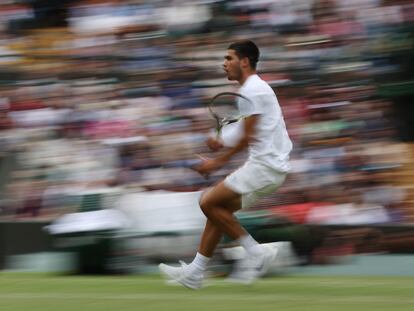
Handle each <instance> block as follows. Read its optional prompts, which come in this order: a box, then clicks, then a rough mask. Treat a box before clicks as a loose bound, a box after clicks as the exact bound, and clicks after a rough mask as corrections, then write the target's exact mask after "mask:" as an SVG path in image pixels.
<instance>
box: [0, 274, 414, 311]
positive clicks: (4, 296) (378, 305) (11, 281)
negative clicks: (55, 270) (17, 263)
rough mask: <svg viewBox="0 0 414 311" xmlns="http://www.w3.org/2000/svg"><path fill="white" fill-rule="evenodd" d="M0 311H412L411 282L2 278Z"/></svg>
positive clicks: (413, 294) (307, 278)
mask: <svg viewBox="0 0 414 311" xmlns="http://www.w3.org/2000/svg"><path fill="white" fill-rule="evenodd" d="M0 310H2V311H3V310H4V311H16V310H30V311H40V310H41V311H51V310H59V311H64V310H68V311H83V310H88V311H89V310H91V311H95V310H96V311H98V310H99V311H104V310H116V311H118V310H119V311H127V310H151V311H158V310H170V311H173V310H180V311H183V310H195V311H204V310H209V311H215V310H223V311H224V310H226V311H231V310H235V311H236V310H237V311H241V310H251V311H256V310H280V311H285V310H300V311H311V310H318V311H324V310H329V311H331V310H334V311H336V310H338V311H340V310H352V311H355V310H364V311H370V310H375V311H381V310H407V311H408V310H410V311H412V310H414V278H413V277H374V276H372V277H344V276H340V277H312V276H283V277H273V278H267V279H263V280H260V281H258V282H257V283H255V284H254V285H252V286H244V285H236V284H227V283H226V282H225V281H224V280H223V279H220V278H214V279H212V280H211V281H210V282H209V283H207V284H206V287H205V288H203V289H202V290H200V291H191V290H188V289H186V288H182V287H177V286H167V285H165V284H164V282H163V280H162V279H161V278H160V277H158V276H136V275H131V276H129V275H128V276H62V275H53V274H42V273H12V272H0Z"/></svg>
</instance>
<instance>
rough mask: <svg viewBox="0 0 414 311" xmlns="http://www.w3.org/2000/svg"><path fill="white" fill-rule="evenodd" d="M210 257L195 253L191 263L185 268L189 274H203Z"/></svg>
mask: <svg viewBox="0 0 414 311" xmlns="http://www.w3.org/2000/svg"><path fill="white" fill-rule="evenodd" d="M209 261H210V257H206V256H204V255H202V254H200V253H197V254H196V256H195V257H194V259H193V261H192V262H191V263H190V264H189V265H188V266H187V269H188V270H187V271H188V272H189V273H203V272H204V271H205V270H206V269H207V264H208V262H209Z"/></svg>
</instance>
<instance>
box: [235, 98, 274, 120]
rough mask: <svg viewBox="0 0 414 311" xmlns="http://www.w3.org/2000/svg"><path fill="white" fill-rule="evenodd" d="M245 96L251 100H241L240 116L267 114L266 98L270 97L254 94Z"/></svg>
mask: <svg viewBox="0 0 414 311" xmlns="http://www.w3.org/2000/svg"><path fill="white" fill-rule="evenodd" d="M243 95H244V94H243ZM244 96H245V97H247V98H248V99H249V100H246V99H244V98H240V100H239V101H238V105H239V110H240V115H242V116H251V115H257V114H264V113H265V111H266V97H267V96H268V95H267V94H253V95H244Z"/></svg>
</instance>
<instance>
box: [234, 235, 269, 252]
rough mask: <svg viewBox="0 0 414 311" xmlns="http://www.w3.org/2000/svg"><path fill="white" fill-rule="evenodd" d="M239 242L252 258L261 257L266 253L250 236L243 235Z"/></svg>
mask: <svg viewBox="0 0 414 311" xmlns="http://www.w3.org/2000/svg"><path fill="white" fill-rule="evenodd" d="M238 242H239V244H240V245H241V246H242V247H243V248H244V249H245V250H246V252H247V253H248V254H249V255H251V256H261V255H262V254H263V253H264V250H263V247H262V246H261V245H260V244H259V243H258V242H257V241H256V240H255V239H253V237H252V236H251V235H250V234H246V235H243V236H242V237H240V238H239V239H238Z"/></svg>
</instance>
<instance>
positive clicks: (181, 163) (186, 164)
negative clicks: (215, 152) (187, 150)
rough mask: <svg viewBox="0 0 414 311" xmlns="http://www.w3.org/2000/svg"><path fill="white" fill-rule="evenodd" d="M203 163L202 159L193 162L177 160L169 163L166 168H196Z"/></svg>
mask: <svg viewBox="0 0 414 311" xmlns="http://www.w3.org/2000/svg"><path fill="white" fill-rule="evenodd" d="M201 163H202V160H201V159H191V160H177V161H172V162H168V163H167V164H165V165H164V167H167V168H173V167H185V168H191V169H192V168H194V167H195V166H197V165H200V164H201Z"/></svg>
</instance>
